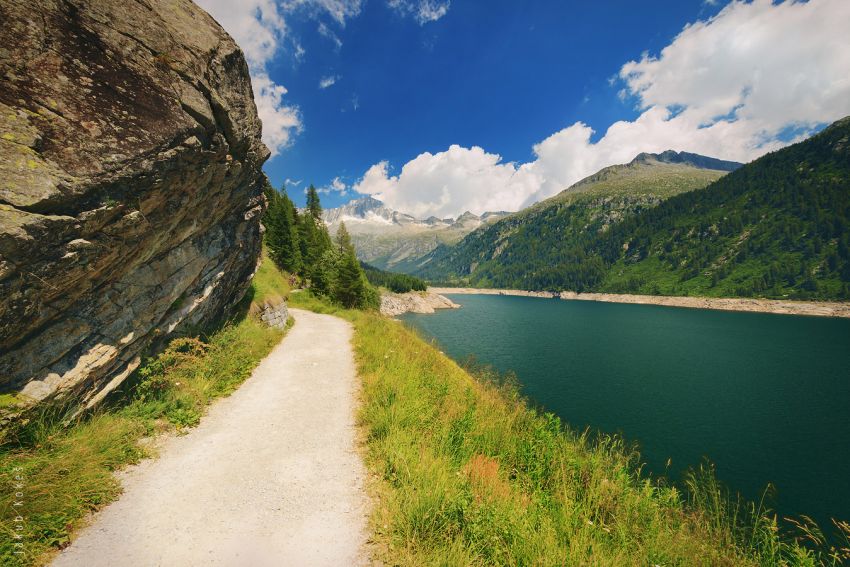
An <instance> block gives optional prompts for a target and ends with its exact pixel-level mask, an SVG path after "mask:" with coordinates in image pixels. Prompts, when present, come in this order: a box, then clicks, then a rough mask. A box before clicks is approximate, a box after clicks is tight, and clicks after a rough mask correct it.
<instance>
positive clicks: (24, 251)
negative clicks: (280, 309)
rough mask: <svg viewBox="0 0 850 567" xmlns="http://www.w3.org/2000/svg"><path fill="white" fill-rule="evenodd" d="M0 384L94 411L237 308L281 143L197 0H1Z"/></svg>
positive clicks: (231, 46)
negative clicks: (142, 359)
mask: <svg viewBox="0 0 850 567" xmlns="http://www.w3.org/2000/svg"><path fill="white" fill-rule="evenodd" d="M0 21H2V22H3V25H2V26H0V393H6V394H14V395H15V396H16V399H22V400H30V401H41V400H47V399H54V398H57V397H69V396H74V397H75V398H79V399H80V400H81V401H82V402H83V403H85V404H88V405H91V404H93V403H95V402H96V401H97V400H99V399H101V398H102V397H103V396H104V395H105V394H106V393H107V392H108V391H109V390H111V389H113V388H115V387H116V386H117V385H119V384H120V383H121V381H122V380H123V379H124V378H125V377H126V376H127V375H129V373H130V372H131V371H132V370H133V368H135V366H136V365H137V364H138V361H139V356H140V355H141V354H142V353H143V351H144V350H145V349H146V348H147V347H148V346H149V345H151V344H157V343H158V342H161V339H162V338H163V337H165V336H167V335H168V334H169V333H172V332H174V331H177V330H179V329H180V328H181V327H185V326H186V325H197V324H201V323H204V322H207V321H209V320H210V319H212V318H215V317H217V316H219V315H220V314H221V313H222V312H223V310H224V309H225V308H227V307H228V306H230V305H232V304H234V303H235V302H236V301H238V300H239V299H240V298H241V297H242V295H243V294H244V291H245V290H246V288H247V286H248V284H249V282H250V278H251V276H252V274H253V272H254V270H255V268H256V262H257V257H258V254H259V250H260V243H261V228H260V216H261V215H262V211H263V207H264V200H263V196H262V177H263V174H262V171H261V166H262V164H263V162H264V161H265V160H266V159H267V158H268V155H269V151H268V149H267V148H266V147H265V146H264V145H263V144H262V142H261V140H260V133H261V124H260V120H259V118H258V117H257V111H256V107H255V105H254V100H253V95H252V91H251V83H250V77H249V74H248V66H247V64H246V62H245V58H244V56H243V54H242V52H241V51H240V49H239V47H238V46H237V45H236V44H235V43H234V41H233V40H232V39H231V38H230V37H229V36H228V35H227V34H226V33H225V32H224V30H223V29H222V28H221V27H220V26H219V25H218V24H217V23H216V22H215V21H214V20H213V19H212V18H211V17H210V16H209V15H207V14H206V13H205V12H204V11H202V10H201V9H200V8H198V7H197V6H196V5H195V4H193V3H192V2H190V1H189V0H146V1H145V2H136V1H133V2H122V1H119V0H98V1H92V0H62V1H60V0H36V1H34V2H26V3H24V2H16V1H14V0H0Z"/></svg>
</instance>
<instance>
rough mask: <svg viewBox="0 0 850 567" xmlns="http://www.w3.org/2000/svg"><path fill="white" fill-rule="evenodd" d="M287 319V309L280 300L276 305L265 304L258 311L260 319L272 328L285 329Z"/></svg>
mask: <svg viewBox="0 0 850 567" xmlns="http://www.w3.org/2000/svg"><path fill="white" fill-rule="evenodd" d="M288 320H289V309H287V308H286V303H285V302H283V301H281V302H280V303H278V304H277V305H265V306H263V308H262V309H261V311H260V321H262V322H263V323H265V324H266V325H268V326H269V327H272V328H274V329H285V328H286V322H287V321H288Z"/></svg>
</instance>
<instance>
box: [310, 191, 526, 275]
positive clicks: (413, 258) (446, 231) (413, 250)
mask: <svg viewBox="0 0 850 567" xmlns="http://www.w3.org/2000/svg"><path fill="white" fill-rule="evenodd" d="M509 214H510V213H507V212H504V211H500V212H488V213H484V214H483V215H481V216H478V215H475V214H472V213H470V212H466V213H464V214H462V215H460V216H459V217H458V218H456V219H455V218H444V219H439V218H437V217H429V218H427V219H417V218H415V217H413V216H411V215H408V214H405V213H402V212H399V211H395V210H393V209H390V208H388V207H386V206H385V205H384V204H383V203H382V202H381V201H379V200H377V199H375V198H373V197H369V196H366V197H361V198H359V199H355V200H353V201H350V202H349V203H347V204H345V205H343V206H341V207H337V208H334V209H328V210H326V211H325V212H324V217H323V218H324V220H325V223H327V225H328V229H329V230H330V232H331V234H335V233H336V231H337V229H338V228H339V225H340V223H343V222H344V223H345V227H346V229H347V230H348V232H349V233H350V234H351V239H352V242H353V243H354V246H355V248H356V249H357V255H358V257H359V258H360V259H361V260H362V261H364V262H367V263H368V264H371V265H373V266H375V267H377V268H381V269H385V270H392V271H396V272H403V273H411V272H414V271H416V270H418V269H420V268H421V261H422V259H423V258H424V257H425V256H427V255H428V254H429V253H430V252H432V251H433V250H434V249H436V248H437V247H438V246H440V245H452V244H455V243H457V242H458V241H460V240H461V239H462V238H463V237H464V236H466V235H467V234H469V233H470V232H472V231H474V230H476V229H478V228H480V227H482V226H487V225H489V224H492V223H493V222H496V221H498V220H500V219H503V218H505V217H506V216H508V215H509Z"/></svg>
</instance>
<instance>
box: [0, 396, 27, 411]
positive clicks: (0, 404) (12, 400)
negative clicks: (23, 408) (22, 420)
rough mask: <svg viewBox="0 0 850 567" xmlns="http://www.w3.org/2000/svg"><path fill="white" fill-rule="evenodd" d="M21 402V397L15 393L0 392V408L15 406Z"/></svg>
mask: <svg viewBox="0 0 850 567" xmlns="http://www.w3.org/2000/svg"><path fill="white" fill-rule="evenodd" d="M21 403H22V401H21V399H20V398H19V397H18V396H16V395H15V394H0V408H9V407H15V406H19V405H21Z"/></svg>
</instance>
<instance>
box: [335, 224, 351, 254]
mask: <svg viewBox="0 0 850 567" xmlns="http://www.w3.org/2000/svg"><path fill="white" fill-rule="evenodd" d="M336 246H337V248H339V251H340V252H341V253H343V254H349V253H351V254H354V244H352V243H351V235H350V234H348V229H347V228H345V223H344V222H340V223H339V228H338V229H337V231H336Z"/></svg>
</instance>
